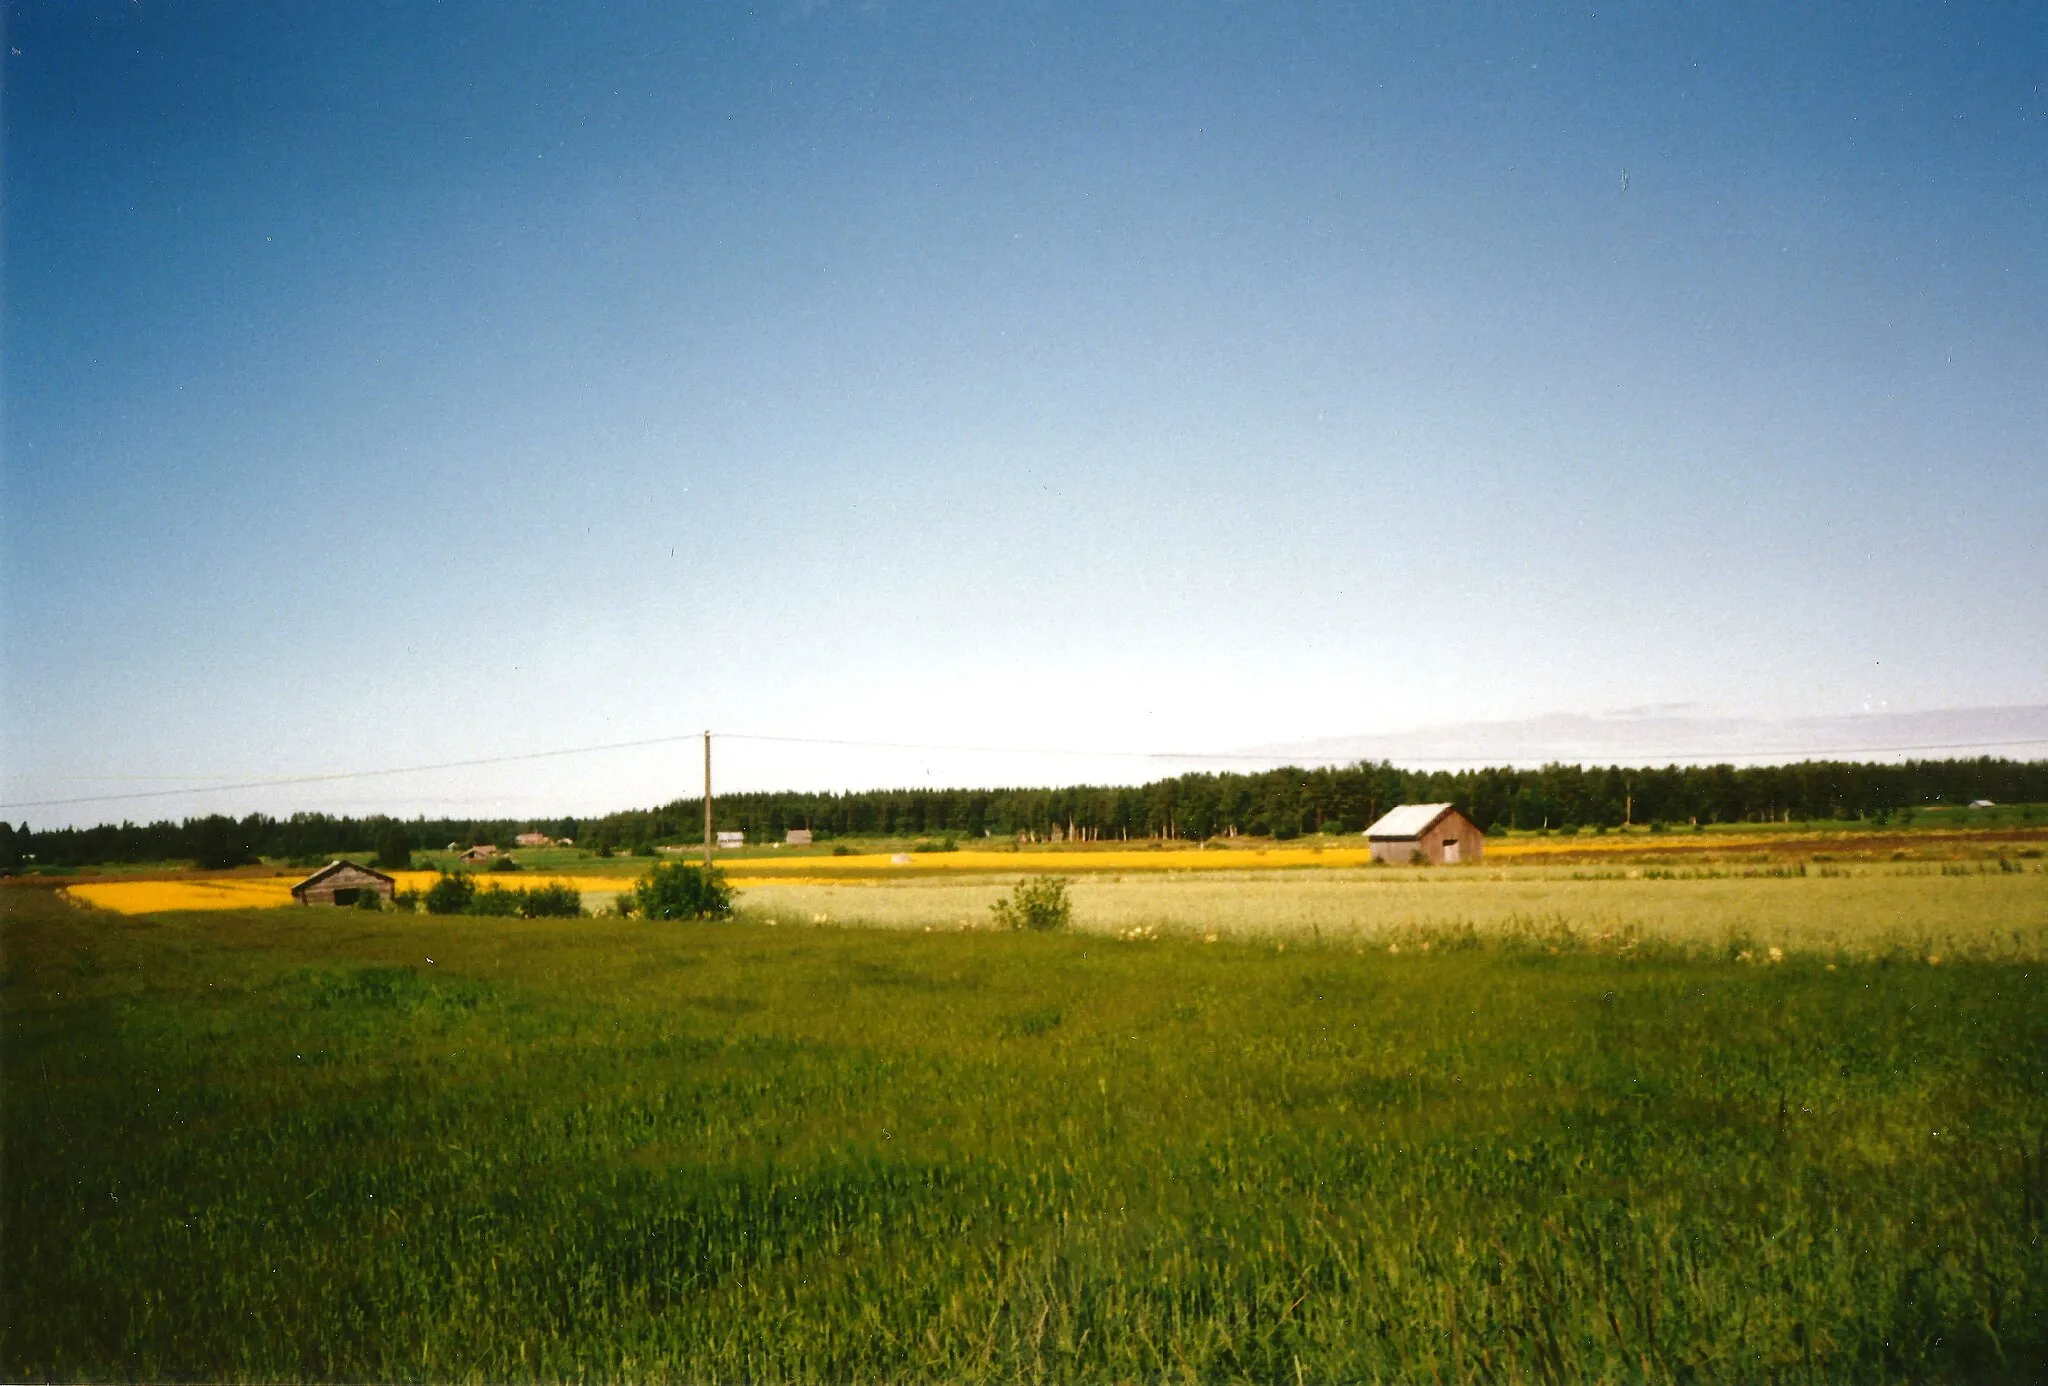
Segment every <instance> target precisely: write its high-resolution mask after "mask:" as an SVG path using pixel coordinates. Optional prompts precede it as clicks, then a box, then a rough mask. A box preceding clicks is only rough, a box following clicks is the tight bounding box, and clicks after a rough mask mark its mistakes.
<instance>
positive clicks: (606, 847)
mask: <svg viewBox="0 0 2048 1386" xmlns="http://www.w3.org/2000/svg"><path fill="white" fill-rule="evenodd" d="M597 854H598V855H599V856H600V857H607V858H608V857H610V856H611V854H612V845H611V843H609V842H600V843H598V844H597Z"/></svg>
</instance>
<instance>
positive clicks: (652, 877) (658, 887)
mask: <svg viewBox="0 0 2048 1386" xmlns="http://www.w3.org/2000/svg"><path fill="white" fill-rule="evenodd" d="M633 908H634V909H635V910H636V911H637V912H638V913H640V914H642V915H644V916H645V917H647V918H648V919H723V918H724V917H725V916H726V915H729V914H731V913H732V887H731V886H728V885H727V884H726V883H725V877H724V876H722V875H720V874H719V871H718V868H717V867H715V866H688V865H685V864H684V863H682V862H679V861H678V862H664V863H662V864H660V865H657V866H656V867H655V868H654V869H653V870H652V871H649V872H648V873H647V874H646V875H645V876H642V877H641V878H640V880H639V882H638V883H637V884H636V885H635V886H634V888H633Z"/></svg>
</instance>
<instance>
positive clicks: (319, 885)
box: [292, 861, 396, 905]
mask: <svg viewBox="0 0 2048 1386" xmlns="http://www.w3.org/2000/svg"><path fill="white" fill-rule="evenodd" d="M395 885H396V882H394V881H393V880H392V879H391V878H390V877H389V876H387V875H385V874H384V873H383V872H382V871H372V870H371V869H370V868H369V867H367V866H357V865H356V864H355V863H354V862H352V861H330V862H328V863H327V865H325V866H323V867H321V868H320V869H319V870H318V871H315V872H314V873H313V874H312V875H310V876H308V877H306V879H305V880H303V881H300V882H299V883H298V884H297V885H295V886H293V887H292V898H293V899H294V900H297V901H298V902H299V903H300V904H302V905H353V904H354V903H355V902H356V901H357V900H358V899H360V898H362V897H363V896H364V895H381V896H383V897H384V898H385V899H386V900H389V899H390V898H391V891H392V889H393V887H394V886H395Z"/></svg>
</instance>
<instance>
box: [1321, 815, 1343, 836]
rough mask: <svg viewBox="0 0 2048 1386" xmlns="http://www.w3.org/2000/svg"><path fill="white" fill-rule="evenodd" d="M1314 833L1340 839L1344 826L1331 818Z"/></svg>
mask: <svg viewBox="0 0 2048 1386" xmlns="http://www.w3.org/2000/svg"><path fill="white" fill-rule="evenodd" d="M1316 831H1318V832H1320V833H1321V834H1322V835H1323V836H1324V837H1342V836H1343V835H1344V825H1343V824H1342V823H1339V822H1338V821H1337V820H1336V819H1334V818H1332V819H1331V820H1330V821H1329V822H1327V823H1325V824H1323V826H1322V827H1320V828H1318V829H1317V830H1316Z"/></svg>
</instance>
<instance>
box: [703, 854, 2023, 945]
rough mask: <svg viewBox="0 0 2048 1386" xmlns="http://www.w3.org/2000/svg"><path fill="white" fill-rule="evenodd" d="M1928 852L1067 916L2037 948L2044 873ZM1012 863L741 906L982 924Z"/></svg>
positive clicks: (1438, 874)
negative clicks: (1812, 868)
mask: <svg viewBox="0 0 2048 1386" xmlns="http://www.w3.org/2000/svg"><path fill="white" fill-rule="evenodd" d="M1951 872H1952V874H1941V873H1940V872H1939V871H1938V869H1930V868H1926V867H1908V868H1885V867H1874V868H1868V869H1859V870H1845V871H1839V872H1831V873H1830V874H1828V875H1825V876H1823V875H1818V874H1809V875H1805V876H1800V875H1789V876H1777V877H1772V876H1747V877H1745V876H1742V875H1739V874H1733V873H1729V874H1722V875H1711V874H1707V873H1698V874H1694V875H1691V876H1686V875H1682V874H1681V875H1680V876H1679V877H1678V878H1675V879H1674V878H1666V877H1659V876H1657V875H1654V874H1647V873H1642V872H1637V873H1633V874H1631V873H1615V874H1614V875H1613V876H1612V877H1610V878H1604V879H1600V878H1596V879H1586V878H1585V876H1586V875H1588V874H1589V873H1584V872H1581V873H1579V874H1580V877H1581V878H1580V879H1573V876H1572V873H1570V872H1568V871H1563V870H1555V871H1545V870H1539V869H1532V868H1527V867H1523V868H1518V869H1514V870H1505V871H1485V870H1472V871H1463V870H1455V869H1453V870H1434V871H1430V870H1379V871H1329V870H1322V871H1314V872H1243V873H1223V872H1213V873H1212V872H1204V873H1201V874H1200V875H1159V874H1148V875H1143V876H1129V877H1122V878H1118V877H1113V876H1112V877H1105V876H1092V875H1091V876H1080V877H1077V878H1075V879H1074V880H1073V883H1072V884H1071V885H1070V886H1069V888H1068V890H1069V895H1070V897H1071V898H1072V900H1073V904H1074V927H1075V928H1077V929H1081V930H1086V931H1088V932H1092V933H1098V934H1105V935H1109V936H1112V937H1116V936H1138V937H1144V936H1157V935H1167V934H1174V935H1194V936H1204V937H1205V936H1209V935H1214V936H1216V937H1218V938H1246V937H1258V938H1273V939H1288V938H1308V939H1320V940H1322V941H1323V942H1326V943H1337V944H1344V943H1355V944H1358V945H1360V946H1371V947H1395V948H1398V947H1402V946H1404V945H1405V946H1407V947H1415V948H1419V947H1421V946H1422V945H1424V944H1429V945H1431V946H1432V947H1441V946H1446V945H1450V944H1455V943H1457V942H1459V941H1460V940H1462V939H1466V938H1472V939H1487V938H1503V937H1508V936H1514V937H1518V938H1520V939H1522V940H1524V941H1527V942H1529V943H1531V944H1534V945H1536V946H1558V947H1562V948H1587V947H1592V948H1609V949H1627V948H1634V947H1640V946H1642V945H1643V944H1645V943H1662V944H1667V945H1674V946H1678V947H1681V948H1684V949H1687V950H1688V951H1722V950H1725V951H1726V952H1727V953H1728V954H1729V955H1730V956H1735V955H1738V954H1740V953H1743V952H1748V953H1750V954H1751V955H1752V956H1753V957H1754V958H1757V959H1767V958H1768V957H1769V956H1770V950H1771V949H1772V948H1778V949H1781V950H1783V951H1785V952H1787V953H1805V954H1816V953H1819V954H1828V955H1840V956H1842V957H1845V958H1867V957H1875V956H1881V955H1899V956H1910V957H1916V958H1921V959H1923V960H1924V959H1926V958H1929V957H1933V958H1936V959H1941V960H1951V959H1952V960H1957V961H1961V960H1964V959H1968V958H1992V957H1996V958H2020V959H2033V958H2048V872H2044V871H2043V870H2042V869H2041V866H2040V864H2039V863H2028V864H2027V869H2024V870H2009V871H1999V870H1998V869H1996V868H1995V867H1994V868H1992V869H1990V870H1988V871H1987V870H1982V869H1978V868H1974V867H1973V868H1971V869H1970V870H1969V871H1968V874H1960V873H1959V869H1957V868H1951ZM1016 879H1017V878H1016V877H1008V878H1002V877H995V878H981V879H976V880H971V881H970V880H961V879H946V878H940V879H930V878H926V879H918V880H904V881H872V882H862V883H853V882H849V883H845V884H828V883H822V882H818V881H816V880H812V881H808V882H803V883H784V882H772V883H771V882H762V881H758V880H757V881H754V882H751V883H749V884H747V885H746V886H745V887H744V888H743V889H742V891H741V893H740V899H739V903H740V906H741V908H742V909H743V910H745V911H747V912H748V913H750V914H752V915H754V916H756V917H759V918H762V919H764V920H773V921H775V922H776V923H778V924H782V925H791V924H801V925H814V924H816V925H822V924H834V925H847V926H873V927H883V928H899V929H927V928H929V929H934V930H938V929H963V928H969V929H973V928H988V927H990V915H989V906H990V905H991V904H993V903H994V902H995V901H996V900H997V899H999V898H1000V897H1002V896H1003V895H1004V894H1005V893H1006V892H1007V891H1008V890H1009V888H1010V887H1011V886H1012V885H1013V884H1015V881H1016Z"/></svg>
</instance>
